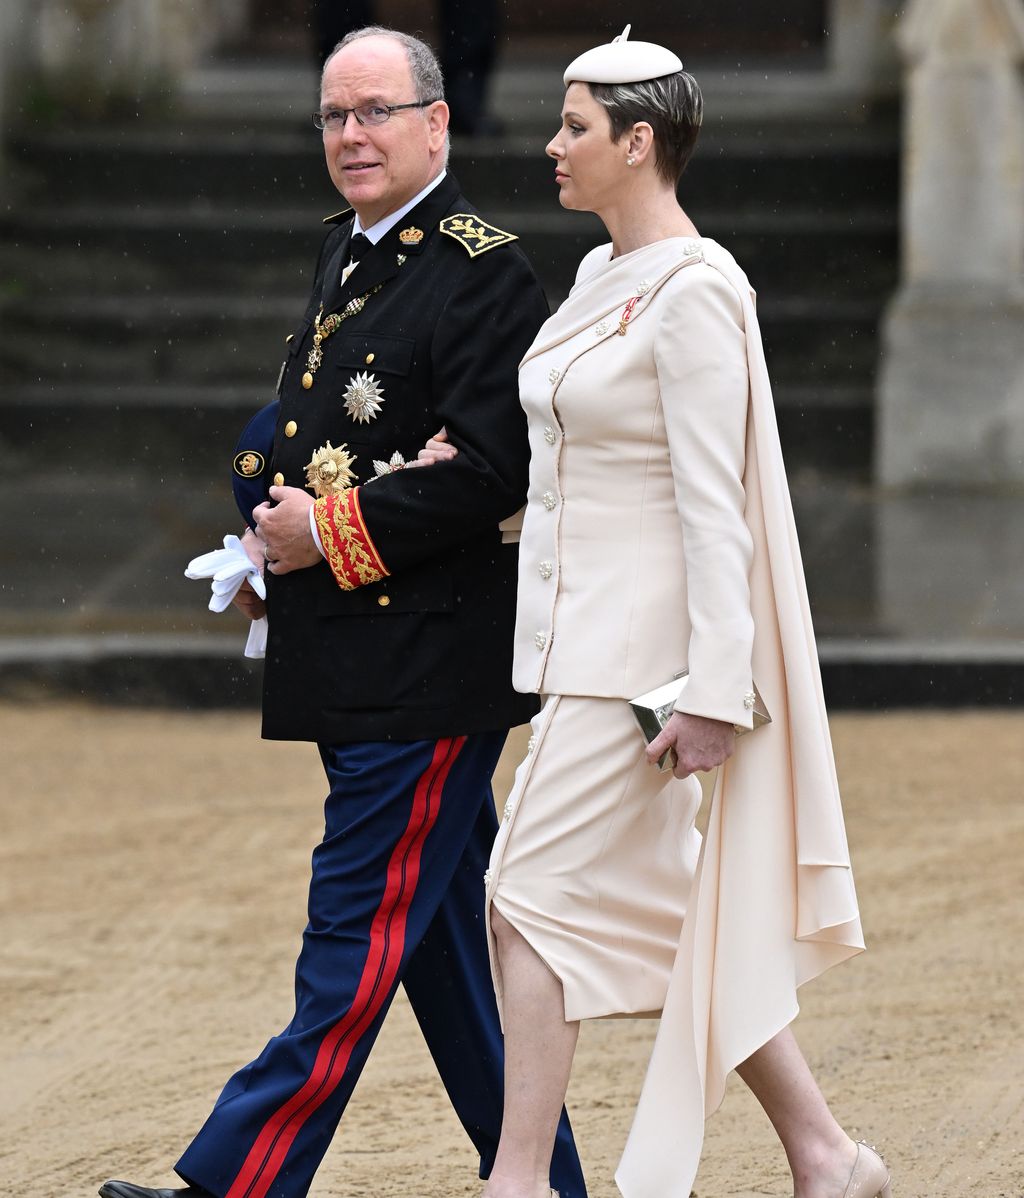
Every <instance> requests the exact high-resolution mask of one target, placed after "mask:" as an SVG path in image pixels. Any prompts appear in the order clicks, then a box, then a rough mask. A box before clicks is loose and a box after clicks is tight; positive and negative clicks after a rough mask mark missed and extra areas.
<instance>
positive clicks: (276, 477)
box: [274, 470, 284, 487]
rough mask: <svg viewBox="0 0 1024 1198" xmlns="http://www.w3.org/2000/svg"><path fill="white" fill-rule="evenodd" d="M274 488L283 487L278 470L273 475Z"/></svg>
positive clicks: (282, 479)
mask: <svg viewBox="0 0 1024 1198" xmlns="http://www.w3.org/2000/svg"><path fill="white" fill-rule="evenodd" d="M274 486H275V487H283V486H284V475H283V474H282V473H281V471H280V470H279V471H278V472H277V473H276V474H275V475H274Z"/></svg>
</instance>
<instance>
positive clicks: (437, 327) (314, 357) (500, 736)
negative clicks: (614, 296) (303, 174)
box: [100, 28, 584, 1198]
mask: <svg viewBox="0 0 1024 1198" xmlns="http://www.w3.org/2000/svg"><path fill="white" fill-rule="evenodd" d="M442 97H443V90H442V83H441V76H440V71H439V69H438V66H437V62H436V60H435V58H434V56H433V54H432V53H431V51H430V50H429V49H428V47H426V46H425V45H424V44H423V43H422V42H419V41H418V40H416V39H414V38H409V37H407V36H405V35H403V34H397V33H394V32H392V31H386V30H380V29H375V28H371V29H367V30H362V31H358V32H356V33H354V34H352V35H350V36H349V37H348V38H346V39H345V41H344V42H342V43H341V45H340V46H339V48H338V49H337V50H336V52H335V53H334V54H333V55H332V57H331V58H330V59H329V60H328V61H327V63H326V65H325V68H324V74H323V81H322V95H321V108H320V111H319V112H318V113H317V114H315V115H314V121H315V122H316V123H317V125H318V126H319V127H322V128H323V137H324V150H325V154H326V158H327V168H328V170H329V172H330V175H331V178H332V180H333V181H334V183H335V185H336V186H337V187H338V190H339V191H341V192H342V194H343V195H344V196H345V198H346V200H347V201H348V202H349V203H350V204H351V205H352V208H353V209H354V216H353V217H352V218H351V219H350V218H349V217H348V216H347V215H341V216H338V217H332V218H328V219H329V220H330V221H332V222H333V223H334V228H333V229H332V231H331V232H330V233H329V234H328V236H327V238H326V240H325V242H324V246H323V249H322V251H321V255H320V261H319V263H318V266H317V271H316V278H315V282H314V286H313V294H312V297H311V299H310V302H309V305H308V307H307V310H306V313H305V315H304V317H303V319H302V322H301V324H300V325H299V327H298V329H297V330H296V332H295V333H294V335H293V336H292V337H291V338H289V350H288V358H287V360H286V362H285V366H284V368H283V371H282V376H281V383H280V387H279V399H280V410H279V412H278V418H277V425H276V430H275V433H274V440H273V447H272V449H269V452H268V453H266V454H264V453H263V450H262V448H261V447H259V446H253V447H251V450H250V449H248V448H247V447H245V446H243V447H242V448H241V450H240V452H239V454H238V455H237V456H236V459H235V461H236V469H240V470H242V471H243V472H250V473H251V472H252V471H253V470H255V469H257V468H258V467H259V465H260V464H261V463H262V462H263V461H264V460H265V459H266V458H269V462H268V463H267V467H266V468H267V470H268V473H269V474H272V475H273V480H274V485H273V486H271V488H270V491H269V495H270V501H271V502H270V503H269V504H268V503H264V504H261V505H260V506H258V507H257V508H256V510H255V512H254V513H253V515H254V520H255V524H256V529H257V534H256V535H254V534H253V533H252V532H251V531H250V532H249V533H247V535H246V538H245V541H246V544H247V546H248V547H249V549H250V551H251V552H252V551H253V550H255V549H258V550H259V551H261V553H262V555H263V556H265V558H266V563H267V564H266V572H267V578H266V581H267V584H268V585H267V591H268V593H267V602H266V608H267V613H268V617H269V641H268V645H267V656H266V665H265V676H264V700H263V731H264V735H265V736H267V737H271V738H284V739H302V740H315V741H316V742H317V743H318V747H319V750H320V755H321V758H322V760H323V763H324V767H325V770H326V772H327V777H328V781H329V784H330V794H329V796H328V798H327V802H326V807H325V817H326V830H325V835H324V839H323V841H322V842H321V844H320V845H318V846H317V848H316V850H315V852H314V855H313V874H312V879H311V883H310V895H309V924H308V926H307V928H306V931H305V934H304V940H303V947H302V952H301V954H300V956H299V960H298V963H297V966H296V986H295V990H296V1007H295V1015H294V1017H293V1019H292V1021H291V1023H290V1024H289V1025H288V1027H287V1028H285V1030H284V1031H283V1032H282V1033H281V1034H280V1035H278V1036H275V1037H274V1038H273V1039H272V1040H271V1041H270V1042H269V1043H268V1044H267V1046H266V1048H265V1049H264V1050H263V1052H262V1053H261V1054H260V1056H259V1057H258V1058H257V1059H256V1060H255V1061H253V1062H252V1063H251V1064H250V1065H247V1066H246V1067H245V1068H244V1069H242V1070H240V1071H239V1072H238V1073H237V1074H235V1076H234V1077H232V1078H231V1079H230V1081H229V1082H228V1083H227V1085H226V1086H225V1088H224V1091H223V1092H222V1094H221V1096H220V1098H219V1100H218V1102H217V1104H216V1106H215V1107H214V1110H213V1112H212V1113H211V1115H210V1117H209V1119H208V1120H207V1122H206V1124H205V1125H204V1127H203V1128H202V1130H201V1131H200V1132H199V1134H198V1136H197V1137H196V1139H195V1140H194V1141H193V1142H192V1144H191V1145H190V1146H189V1147H188V1149H187V1150H186V1151H185V1153H184V1155H183V1156H182V1157H181V1159H180V1160H179V1161H178V1163H177V1166H176V1171H177V1172H178V1174H179V1175H180V1176H181V1177H182V1178H183V1180H184V1181H185V1182H186V1183H187V1188H186V1189H184V1190H180V1189H179V1190H170V1191H168V1190H152V1189H148V1188H145V1187H140V1186H135V1185H132V1184H130V1183H128V1182H117V1181H111V1182H107V1183H106V1184H105V1185H103V1186H102V1187H101V1189H100V1194H101V1195H103V1196H104V1198H154V1196H155V1195H159V1196H167V1195H177V1196H179V1198H202V1196H203V1195H213V1196H214V1198H263V1196H264V1195H270V1196H272V1198H297V1196H300V1195H304V1194H305V1193H306V1192H307V1190H308V1189H309V1186H310V1184H311V1181H312V1178H313V1174H314V1172H315V1170H316V1168H317V1166H318V1165H319V1163H320V1160H321V1158H322V1156H323V1154H324V1152H325V1151H326V1148H327V1146H328V1144H329V1142H330V1140H331V1137H332V1135H333V1133H334V1130H335V1128H336V1126H337V1124H338V1121H339V1119H340V1117H341V1114H342V1112H343V1110H344V1107H345V1104H346V1102H347V1100H348V1098H349V1095H350V1094H351V1093H352V1089H353V1087H354V1085H355V1082H356V1080H357V1078H358V1075H359V1072H360V1070H361V1068H362V1066H363V1064H364V1063H365V1061H366V1058H367V1055H368V1053H369V1051H370V1047H371V1045H372V1043H373V1040H374V1038H375V1036H376V1034H377V1032H378V1031H379V1029H380V1026H381V1024H382V1023H383V1020H384V1016H385V1014H386V1012H387V1009H388V1006H389V1004H390V1002H391V999H392V997H393V996H394V993H395V990H396V988H397V986H398V984H399V982H401V983H402V984H403V985H404V986H405V989H406V992H407V994H408V997H409V1000H410V1003H411V1005H412V1007H413V1010H414V1011H415V1014H416V1017H417V1019H418V1020H419V1023H420V1026H421V1028H422V1029H423V1033H424V1036H425V1038H426V1041H427V1044H428V1045H429V1047H430V1051H431V1053H432V1054H433V1057H434V1060H435V1062H436V1063H437V1066H438V1069H439V1071H440V1073H441V1076H442V1079H443V1081H444V1084H445V1086H446V1088H447V1090H448V1093H449V1096H450V1097H451V1100H452V1103H453V1105H454V1106H455V1109H456V1111H457V1113H458V1115H459V1118H460V1119H461V1121H462V1123H463V1125H464V1126H465V1128H466V1130H467V1132H468V1133H469V1135H470V1137H471V1139H472V1140H473V1143H474V1144H475V1145H476V1147H477V1149H478V1150H479V1152H480V1156H481V1174H482V1175H486V1174H487V1173H488V1172H489V1170H490V1165H491V1162H492V1160H493V1155H494V1150H495V1148H496V1145H497V1140H498V1134H499V1130H500V1123H501V1106H502V1100H501V1095H502V1091H501V1070H502V1050H501V1042H500V1032H499V1028H498V1021H497V1012H496V1008H495V1004H494V999H493V993H492V989H491V980H490V973H489V968H488V963H487V948H486V941H485V936H484V926H483V919H482V914H483V872H484V868H485V866H486V863H487V859H488V854H489V850H490V844H491V841H492V839H493V836H494V833H495V830H496V821H495V816H494V812H493V806H492V803H491V796H490V776H491V774H492V772H493V769H494V766H495V763H496V762H497V759H498V755H499V753H500V750H501V747H502V744H503V742H504V739H505V735H506V731H507V729H508V727H509V726H510V725H512V724H514V723H520V722H522V721H523V720H525V719H527V718H529V717H530V716H531V715H532V713H533V710H534V709H533V706H532V703H531V700H530V699H528V698H526V697H524V696H520V695H516V694H515V693H514V692H513V691H512V688H511V682H510V676H511V652H512V624H513V615H514V612H513V607H514V602H515V567H516V560H515V547H514V546H513V545H505V544H503V543H502V536H501V533H500V531H499V528H498V525H499V522H500V521H501V520H503V519H504V518H506V517H508V516H509V515H511V514H512V513H514V512H515V511H516V510H517V509H518V508H519V506H520V505H521V504H522V502H523V499H524V495H525V490H526V478H527V456H528V449H527V441H526V428H525V419H524V417H523V416H522V413H521V411H520V408H519V405H518V399H517V394H516V387H517V384H516V366H517V363H518V360H519V358H520V357H521V355H522V353H523V352H524V350H525V348H526V347H527V345H528V344H529V342H530V341H531V339H532V337H533V335H534V333H535V332H536V330H537V328H538V326H539V325H540V323H541V321H542V320H543V319H544V317H545V315H546V305H545V302H544V300H543V296H542V293H541V291H540V289H539V287H538V285H537V282H536V280H535V278H534V276H533V274H532V271H531V270H530V268H529V265H528V264H527V262H526V259H525V257H524V256H523V254H522V253H521V251H520V250H519V248H518V246H517V245H516V244H515V239H514V238H513V237H512V236H511V235H510V234H507V233H504V232H503V231H501V230H499V229H496V228H494V226H492V225H489V224H488V223H487V222H486V221H484V220H482V219H481V218H480V217H479V216H478V215H477V214H476V213H475V212H474V210H473V209H472V208H471V207H470V206H469V205H468V204H467V202H466V200H465V199H464V198H463V197H462V196H461V195H460V194H459V188H458V184H457V183H456V182H455V180H454V179H453V178H452V177H451V175H449V174H447V173H446V170H445V158H446V150H447V121H448V113H447V107H446V105H445V103H444V101H443V98H442ZM439 427H443V428H444V429H445V430H446V434H447V436H448V438H449V439H450V442H451V443H452V444H453V445H455V446H456V447H457V448H458V450H459V454H458V458H457V459H456V460H455V461H454V462H453V463H451V465H450V466H449V467H447V468H446V469H445V470H413V469H404V468H403V467H404V465H405V459H406V458H408V459H410V460H413V459H415V456H416V452H417V449H418V448H419V447H420V446H421V445H422V444H423V443H424V442H425V441H426V440H427V439H428V438H429V437H430V436H431V434H433V433H435V432H436V431H437V430H438V428H439ZM241 605H242V606H243V607H244V609H245V610H246V611H247V613H248V614H250V615H253V616H256V615H259V614H260V613H261V604H260V602H259V601H258V600H257V599H256V597H255V596H254V595H253V594H251V593H249V594H247V595H246V596H245V597H244V598H242V599H241ZM546 1172H547V1169H546V1167H545V1173H546ZM550 1174H551V1184H552V1185H553V1186H554V1187H555V1188H556V1189H558V1190H560V1191H561V1193H562V1195H563V1198H582V1196H583V1195H584V1185H583V1180H582V1176H581V1173H580V1169H579V1162H578V1159H577V1157H576V1152H575V1148H574V1147H573V1144H572V1138H571V1133H570V1132H569V1129H568V1123H567V1120H565V1118H564V1115H563V1122H562V1127H561V1132H560V1137H559V1142H558V1145H557V1147H556V1150H555V1154H554V1158H553V1162H552V1167H551V1170H550ZM546 1180H547V1179H546V1177H545V1181H546Z"/></svg>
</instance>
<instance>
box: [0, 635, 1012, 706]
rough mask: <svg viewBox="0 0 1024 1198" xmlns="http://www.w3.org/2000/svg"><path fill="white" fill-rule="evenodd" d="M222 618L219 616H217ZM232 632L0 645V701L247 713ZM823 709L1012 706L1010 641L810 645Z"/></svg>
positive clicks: (250, 668) (252, 697)
mask: <svg viewBox="0 0 1024 1198" xmlns="http://www.w3.org/2000/svg"><path fill="white" fill-rule="evenodd" d="M226 618H227V617H226ZM243 643H244V641H243V638H242V636H241V634H236V635H230V634H215V633H210V634H207V635H195V636H187V635H181V634H177V635H172V634H160V633H152V634H150V635H144V634H134V635H133V634H80V635H72V636H52V635H51V636H40V637H30V636H23V637H19V638H17V639H11V640H9V641H7V640H0V696H2V697H3V698H4V699H6V700H9V701H10V700H13V701H17V702H21V703H24V702H43V701H52V700H54V699H63V700H67V699H69V698H74V699H82V698H84V699H89V700H93V701H96V700H99V701H101V702H104V703H109V704H112V705H114V706H131V707H174V708H185V709H188V710H204V711H205V710H216V709H243V710H251V711H257V710H258V709H259V703H260V693H261V679H262V667H261V663H259V662H250V661H246V660H245V658H244V657H242V656H241V646H242V644H243ZM818 656H819V661H820V665H821V680H822V687H823V690H824V694H825V701H826V703H827V705H828V707H829V709H830V710H831V711H839V710H844V709H852V710H861V711H872V710H877V711H887V710H891V709H893V708H919V709H920V708H930V709H935V708H963V707H986V708H992V707H1010V708H1012V707H1016V706H1019V704H1020V702H1021V699H1022V697H1024V691H1022V688H1021V678H1022V676H1024V675H1022V667H1024V655H1022V654H1021V651H1020V645H1019V643H1018V642H1014V641H1006V642H996V643H992V644H980V645H979V644H978V643H977V642H975V641H972V640H966V641H962V642H960V643H957V644H953V645H949V644H946V645H937V644H935V643H934V642H916V641H907V640H896V641H893V640H890V639H885V638H876V639H867V638H864V637H860V638H857V639H856V640H848V639H836V640H832V639H830V638H828V637H824V638H820V639H819V641H818Z"/></svg>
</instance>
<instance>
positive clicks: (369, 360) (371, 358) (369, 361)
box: [366, 354, 377, 366]
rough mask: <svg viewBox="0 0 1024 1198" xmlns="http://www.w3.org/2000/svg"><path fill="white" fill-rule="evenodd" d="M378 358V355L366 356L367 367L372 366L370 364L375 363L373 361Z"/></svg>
mask: <svg viewBox="0 0 1024 1198" xmlns="http://www.w3.org/2000/svg"><path fill="white" fill-rule="evenodd" d="M376 356H377V355H376V354H367V355H366V365H367V366H369V365H370V363H371V362H372V361H373V359H374V358H375V357H376Z"/></svg>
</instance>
